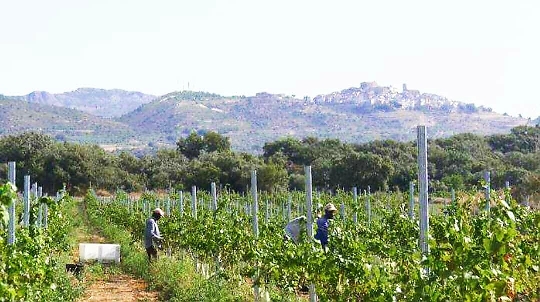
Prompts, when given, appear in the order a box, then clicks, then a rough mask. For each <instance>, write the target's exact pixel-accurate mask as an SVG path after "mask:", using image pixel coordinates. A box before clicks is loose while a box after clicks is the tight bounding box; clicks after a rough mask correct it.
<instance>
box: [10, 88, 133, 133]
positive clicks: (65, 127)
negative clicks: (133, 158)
mask: <svg viewBox="0 0 540 302" xmlns="http://www.w3.org/2000/svg"><path fill="white" fill-rule="evenodd" d="M0 124H1V125H2V126H0V135H1V136H4V135H10V134H17V133H21V132H25V131H37V132H43V133H46V134H49V135H51V136H52V137H55V138H56V139H58V140H66V141H77V142H92V143H100V144H106V143H116V142H118V141H125V140H129V139H131V138H133V137H134V132H133V130H132V129H130V127H129V126H127V125H124V124H121V123H118V122H115V121H111V120H108V119H103V118H100V117H96V116H93V115H91V114H87V113H84V112H80V111H77V110H73V109H69V108H62V107H57V106H49V105H41V104H35V103H34V104H33V103H30V102H27V101H22V100H13V99H9V98H6V97H3V96H1V95H0Z"/></svg>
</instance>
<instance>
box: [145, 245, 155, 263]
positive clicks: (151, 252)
mask: <svg viewBox="0 0 540 302" xmlns="http://www.w3.org/2000/svg"><path fill="white" fill-rule="evenodd" d="M146 254H148V261H150V262H151V261H152V258H154V259H157V258H158V256H157V250H156V248H155V247H154V246H153V245H152V246H151V247H147V248H146Z"/></svg>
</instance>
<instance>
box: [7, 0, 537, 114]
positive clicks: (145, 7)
mask: <svg viewBox="0 0 540 302" xmlns="http://www.w3.org/2000/svg"><path fill="white" fill-rule="evenodd" d="M538 16H540V1H537V0H519V1H504V0H491V1H484V0H474V1H473V0H466V1H464V0H453V1H437V0H426V1H420V0H407V1H404V0H395V1H389V0H370V1H364V0H353V1H340V0H332V1H328V0H326V1H318V0H309V1H304V0H272V1H259V0H222V1H218V0H191V1H185V0H170V1H166V0H154V1H147V0H144V1H142V0H129V1H121V0H77V1H74V0H47V1H42V0H35V1H28V0H18V1H12V0H0V94H4V95H24V94H28V93H30V92H32V91H35V90H44V91H49V92H52V93H61V92H66V91H72V90H75V89H77V88H79V87H95V88H104V89H113V88H118V89H125V90H134V91H140V92H144V93H149V94H154V95H163V94H166V93H169V92H173V91H179V90H183V89H190V90H202V91H208V92H213V93H219V94H222V95H254V94H255V93H257V92H263V91H264V92H269V93H285V94H288V95H296V96H297V97H302V96H315V95H318V94H326V93H331V92H334V91H339V90H342V89H346V88H349V87H358V86H359V85H360V83H361V82H371V81H375V82H377V83H378V84H380V85H384V86H394V87H396V88H398V89H399V90H401V87H402V84H403V83H406V84H407V87H408V88H409V89H417V90H420V91H421V92H429V93H435V94H439V95H442V96H445V97H448V98H451V99H453V100H457V101H461V102H466V103H474V104H476V105H483V106H486V107H491V108H493V110H494V111H496V112H499V113H508V114H510V115H513V116H517V115H518V114H522V115H523V116H524V117H532V118H536V117H538V116H540V96H539V95H538V92H537V90H538V88H537V87H538V86H539V82H538V81H540V77H538V74H539V73H540V38H539V37H540V18H538Z"/></svg>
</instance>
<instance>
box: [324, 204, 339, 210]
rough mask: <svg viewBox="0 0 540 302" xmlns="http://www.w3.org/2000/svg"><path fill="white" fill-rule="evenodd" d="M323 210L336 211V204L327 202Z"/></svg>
mask: <svg viewBox="0 0 540 302" xmlns="http://www.w3.org/2000/svg"><path fill="white" fill-rule="evenodd" d="M324 211H325V212H337V208H336V206H334V204H332V203H329V204H327V205H326V206H325V207H324Z"/></svg>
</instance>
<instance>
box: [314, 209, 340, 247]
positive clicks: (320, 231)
mask: <svg viewBox="0 0 540 302" xmlns="http://www.w3.org/2000/svg"><path fill="white" fill-rule="evenodd" d="M336 213H337V209H336V207H335V206H334V205H333V204H332V203H329V204H327V205H326V206H325V207H324V216H323V217H320V218H319V219H317V233H316V234H315V239H317V240H319V241H320V242H321V245H322V247H323V249H324V250H325V251H326V246H327V245H328V226H329V225H330V219H334V216H335V215H336Z"/></svg>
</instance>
